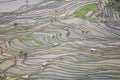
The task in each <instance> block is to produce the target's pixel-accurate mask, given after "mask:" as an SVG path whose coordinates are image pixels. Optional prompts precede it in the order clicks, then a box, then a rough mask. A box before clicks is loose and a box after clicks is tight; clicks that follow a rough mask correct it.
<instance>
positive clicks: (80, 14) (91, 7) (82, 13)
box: [74, 4, 98, 22]
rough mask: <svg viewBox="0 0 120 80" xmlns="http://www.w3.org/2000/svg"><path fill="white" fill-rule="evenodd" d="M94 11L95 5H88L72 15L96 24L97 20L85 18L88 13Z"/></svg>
mask: <svg viewBox="0 0 120 80" xmlns="http://www.w3.org/2000/svg"><path fill="white" fill-rule="evenodd" d="M96 10H97V5H96V4H90V5H86V6H84V7H83V8H81V9H79V10H76V11H75V12H74V14H75V15H76V16H77V17H80V18H82V19H87V20H90V21H94V22H96V21H97V20H98V18H91V17H87V16H85V15H86V14H87V13H88V12H89V11H96Z"/></svg>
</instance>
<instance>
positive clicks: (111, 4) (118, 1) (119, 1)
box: [107, 0, 120, 15]
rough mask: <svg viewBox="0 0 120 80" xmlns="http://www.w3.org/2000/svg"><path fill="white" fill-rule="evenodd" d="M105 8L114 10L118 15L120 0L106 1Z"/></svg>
mask: <svg viewBox="0 0 120 80" xmlns="http://www.w3.org/2000/svg"><path fill="white" fill-rule="evenodd" d="M107 6H108V7H112V8H114V9H115V10H116V11H117V12H118V13H119V15H120V0H108V4H107Z"/></svg>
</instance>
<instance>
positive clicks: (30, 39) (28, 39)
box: [21, 36, 34, 41]
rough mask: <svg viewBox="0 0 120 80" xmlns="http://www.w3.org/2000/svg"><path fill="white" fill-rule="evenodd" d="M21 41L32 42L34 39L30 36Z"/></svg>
mask: <svg viewBox="0 0 120 80" xmlns="http://www.w3.org/2000/svg"><path fill="white" fill-rule="evenodd" d="M21 40H22V41H32V40H34V38H33V37H30V36H28V37H22V38H21Z"/></svg>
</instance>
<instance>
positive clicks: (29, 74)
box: [0, 0, 120, 80]
mask: <svg viewBox="0 0 120 80" xmlns="http://www.w3.org/2000/svg"><path fill="white" fill-rule="evenodd" d="M17 1H18V2H19V0H5V1H4V0H1V2H0V5H1V4H2V5H3V4H4V5H7V4H13V3H17ZM31 1H32V0H30V2H29V5H27V6H26V4H25V2H24V1H21V4H19V8H16V9H15V8H14V10H13V8H12V9H11V11H12V12H6V11H7V10H6V11H2V10H1V12H0V23H1V25H0V80H119V79H120V31H119V29H117V28H113V27H109V26H108V25H106V24H105V23H103V22H101V21H98V22H93V21H89V20H86V19H81V18H78V17H76V16H75V15H73V12H74V11H75V10H77V9H80V8H82V7H84V6H86V5H89V4H93V3H94V4H97V3H98V2H97V0H51V1H49V0H48V1H46V0H43V1H42V0H41V1H40V0H39V1H37V0H36V1H37V2H31ZM0 9H1V8H0ZM70 13H72V14H70ZM96 13H97V12H96ZM96 13H95V14H96ZM63 15H66V16H67V17H64V18H65V19H62V18H63ZM92 15H94V14H92Z"/></svg>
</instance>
